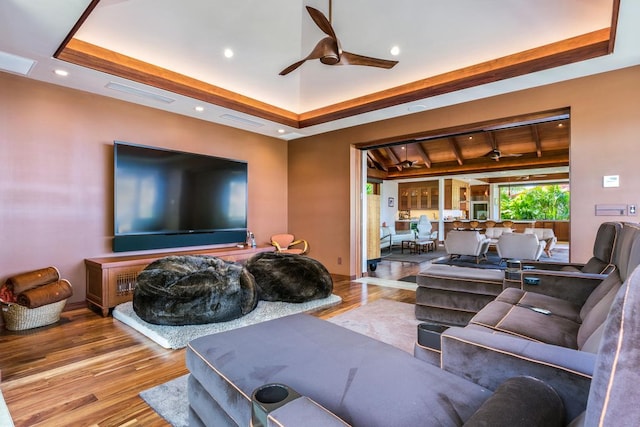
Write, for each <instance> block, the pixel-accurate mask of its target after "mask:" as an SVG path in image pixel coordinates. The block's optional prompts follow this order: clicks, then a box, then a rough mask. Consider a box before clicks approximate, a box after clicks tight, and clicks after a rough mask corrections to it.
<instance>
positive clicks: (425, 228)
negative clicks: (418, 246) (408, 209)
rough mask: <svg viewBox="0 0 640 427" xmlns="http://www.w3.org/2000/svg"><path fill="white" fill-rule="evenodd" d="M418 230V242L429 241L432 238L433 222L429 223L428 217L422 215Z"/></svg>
mask: <svg viewBox="0 0 640 427" xmlns="http://www.w3.org/2000/svg"><path fill="white" fill-rule="evenodd" d="M416 229H417V234H416V239H417V240H423V239H429V238H430V237H431V221H429V219H428V218H427V216H426V215H420V218H419V219H418V224H417V227H416Z"/></svg>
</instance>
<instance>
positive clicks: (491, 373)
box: [441, 327, 596, 420]
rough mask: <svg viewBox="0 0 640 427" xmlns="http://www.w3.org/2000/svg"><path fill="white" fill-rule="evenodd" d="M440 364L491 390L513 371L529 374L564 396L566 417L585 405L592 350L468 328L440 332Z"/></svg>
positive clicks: (581, 410) (517, 374) (590, 373)
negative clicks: (582, 349) (589, 351)
mask: <svg viewBox="0 0 640 427" xmlns="http://www.w3.org/2000/svg"><path fill="white" fill-rule="evenodd" d="M441 342H442V356H441V364H442V369H444V370H446V371H449V372H451V373H454V374H456V375H458V376H460V377H463V378H465V379H467V380H470V381H472V382H474V383H476V384H479V385H481V386H483V387H486V388H488V389H490V390H496V389H497V387H498V386H499V385H500V384H501V383H502V382H503V381H505V380H507V379H508V378H511V377H515V376H522V375H527V376H532V377H535V378H538V379H539V380H542V381H544V382H545V383H547V384H549V385H550V386H551V387H553V388H554V389H555V390H556V391H557V392H558V394H559V395H560V397H561V398H562V400H563V402H564V406H565V416H566V419H568V420H572V419H574V418H575V417H576V416H578V415H579V414H580V413H581V412H583V411H584V410H585V408H586V405H587V398H588V396H589V386H590V384H591V377H592V375H593V370H594V366H595V360H596V355H595V354H593V353H588V352H583V351H579V350H572V349H569V348H565V347H559V346H554V345H550V344H544V343H539V342H534V341H529V340H526V339H522V338H517V337H513V336H509V335H501V334H495V333H490V332H486V331H483V330H478V329H474V328H471V327H465V328H458V327H452V328H449V329H447V330H446V331H445V332H444V333H443V334H442V337H441Z"/></svg>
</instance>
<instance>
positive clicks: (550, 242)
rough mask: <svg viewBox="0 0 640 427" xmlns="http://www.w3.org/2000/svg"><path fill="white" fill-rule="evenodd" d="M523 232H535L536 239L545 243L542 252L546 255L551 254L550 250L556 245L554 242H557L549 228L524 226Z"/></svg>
mask: <svg viewBox="0 0 640 427" xmlns="http://www.w3.org/2000/svg"><path fill="white" fill-rule="evenodd" d="M524 233H525V234H535V235H536V236H538V240H540V241H543V242H544V243H545V247H544V253H545V254H547V256H548V257H550V256H551V250H553V248H555V247H556V243H557V242H558V238H557V237H556V235H555V233H554V232H553V230H552V229H551V228H530V227H528V228H525V229H524Z"/></svg>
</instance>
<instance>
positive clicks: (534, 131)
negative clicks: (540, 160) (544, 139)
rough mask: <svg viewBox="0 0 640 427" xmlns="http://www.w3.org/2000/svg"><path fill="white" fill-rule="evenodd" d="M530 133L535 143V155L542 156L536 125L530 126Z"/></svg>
mask: <svg viewBox="0 0 640 427" xmlns="http://www.w3.org/2000/svg"><path fill="white" fill-rule="evenodd" d="M531 134H532V136H533V141H534V142H535V143H536V155H537V156H538V157H542V143H541V142H540V132H538V125H532V126H531Z"/></svg>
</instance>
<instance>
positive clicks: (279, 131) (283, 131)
mask: <svg viewBox="0 0 640 427" xmlns="http://www.w3.org/2000/svg"><path fill="white" fill-rule="evenodd" d="M285 132H286V130H284V129H278V133H285Z"/></svg>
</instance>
